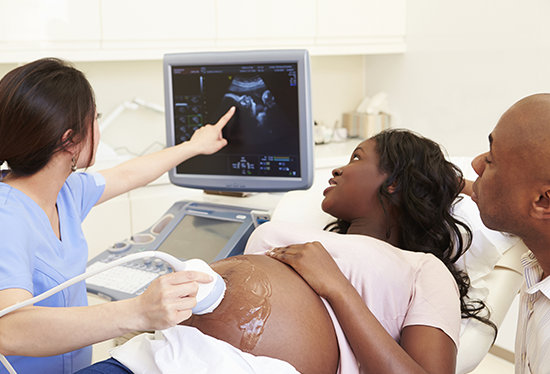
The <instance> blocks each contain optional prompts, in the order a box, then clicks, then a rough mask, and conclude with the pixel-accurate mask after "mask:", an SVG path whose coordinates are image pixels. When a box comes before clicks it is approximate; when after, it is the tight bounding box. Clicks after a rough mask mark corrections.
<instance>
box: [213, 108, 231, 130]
mask: <svg viewBox="0 0 550 374" xmlns="http://www.w3.org/2000/svg"><path fill="white" fill-rule="evenodd" d="M233 114H235V107H234V106H232V107H231V108H229V110H228V111H227V113H225V114H224V115H223V117H222V118H220V120H219V121H218V122H217V123H216V124H215V125H214V126H216V127H220V129H223V128H224V127H225V125H227V122H229V120H230V119H231V117H233Z"/></svg>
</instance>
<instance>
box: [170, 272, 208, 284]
mask: <svg viewBox="0 0 550 374" xmlns="http://www.w3.org/2000/svg"><path fill="white" fill-rule="evenodd" d="M172 274H173V275H172V284H174V285H176V284H183V283H190V282H198V283H210V282H212V281H213V280H214V278H213V277H212V276H211V275H209V274H206V273H203V272H201V271H194V270H182V271H176V272H175V273H172Z"/></svg>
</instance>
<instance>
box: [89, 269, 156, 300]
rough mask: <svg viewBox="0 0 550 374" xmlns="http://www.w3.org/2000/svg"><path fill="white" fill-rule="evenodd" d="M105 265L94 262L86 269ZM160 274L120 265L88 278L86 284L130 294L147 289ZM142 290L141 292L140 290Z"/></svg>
mask: <svg viewBox="0 0 550 374" xmlns="http://www.w3.org/2000/svg"><path fill="white" fill-rule="evenodd" d="M105 265H106V264H105V263H102V262H94V263H93V264H91V265H90V266H88V267H87V268H86V271H91V270H96V269H98V268H101V267H104V266H105ZM159 275H160V274H159V273H158V272H157V273H154V272H151V271H146V270H141V269H136V268H133V267H128V266H122V265H119V266H115V267H114V268H111V269H109V270H105V271H104V272H102V273H99V274H96V275H94V276H93V277H90V278H88V279H86V284H87V285H94V286H98V287H104V288H107V289H111V290H115V291H119V292H125V293H129V294H136V293H137V294H140V293H141V292H143V290H145V288H146V286H147V285H148V284H149V283H151V282H152V281H154V280H155V279H156V278H158V277H159ZM142 289H143V290H142ZM140 290H141V292H138V291H140Z"/></svg>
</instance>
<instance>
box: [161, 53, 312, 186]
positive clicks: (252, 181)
mask: <svg viewBox="0 0 550 374" xmlns="http://www.w3.org/2000/svg"><path fill="white" fill-rule="evenodd" d="M164 78H165V79H164V80H165V102H166V133H167V142H168V145H169V146H170V145H177V144H180V143H182V142H185V141H187V140H189V139H190V138H191V136H192V135H193V133H194V131H196V130H197V129H198V128H200V127H201V126H204V125H206V124H214V123H216V122H217V121H218V120H219V119H220V118H221V117H222V116H223V115H224V114H225V113H226V112H227V111H228V110H229V108H231V107H233V106H234V107H236V108H237V110H236V112H235V114H234V116H233V118H232V119H231V120H230V121H229V122H228V124H227V125H226V126H225V128H224V130H223V136H224V138H225V139H227V141H228V144H227V146H225V147H224V148H222V149H221V150H220V151H218V152H217V153H215V154H213V155H208V156H205V155H200V156H196V157H193V158H191V159H189V160H187V161H186V162H183V163H181V164H180V165H178V166H177V167H176V168H174V169H173V170H172V171H171V172H170V173H169V175H170V180H171V182H172V183H174V184H176V185H179V186H185V187H193V188H202V189H205V190H217V191H252V192H255V191H257V192H261V191H289V190H295V189H307V188H309V187H310V186H311V183H312V181H313V139H312V129H313V121H312V116H311V98H310V78H309V57H308V53H307V51H305V50H278V51H242V52H208V53H182V54H170V55H165V57H164Z"/></svg>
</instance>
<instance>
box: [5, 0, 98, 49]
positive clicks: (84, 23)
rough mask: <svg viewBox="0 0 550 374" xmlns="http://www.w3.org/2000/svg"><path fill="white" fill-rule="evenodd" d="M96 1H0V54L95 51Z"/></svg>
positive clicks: (96, 37)
mask: <svg viewBox="0 0 550 374" xmlns="http://www.w3.org/2000/svg"><path fill="white" fill-rule="evenodd" d="M100 38H101V31H100V23H99V0H89V1H70V0H58V1H43V0H23V1H12V0H0V51H2V52H19V53H21V52H25V51H28V50H46V49H80V50H83V49H90V48H95V49H97V48H99V45H100V43H99V41H100Z"/></svg>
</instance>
